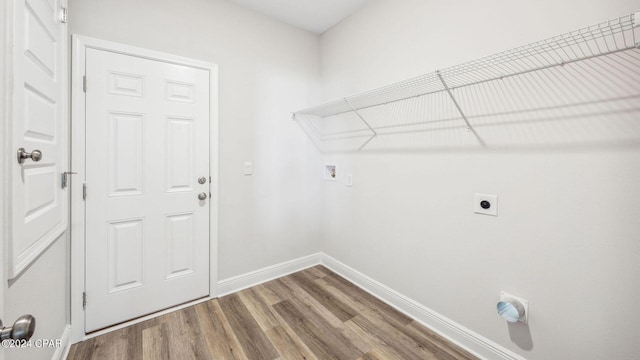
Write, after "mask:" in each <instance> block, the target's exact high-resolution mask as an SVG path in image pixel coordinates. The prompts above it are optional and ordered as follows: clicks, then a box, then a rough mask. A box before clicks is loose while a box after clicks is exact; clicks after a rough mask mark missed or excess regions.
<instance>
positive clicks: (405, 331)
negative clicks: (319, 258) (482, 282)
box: [67, 266, 476, 360]
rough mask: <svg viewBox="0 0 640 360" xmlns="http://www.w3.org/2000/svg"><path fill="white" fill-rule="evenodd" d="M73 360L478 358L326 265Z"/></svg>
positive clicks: (90, 344) (123, 334)
mask: <svg viewBox="0 0 640 360" xmlns="http://www.w3.org/2000/svg"><path fill="white" fill-rule="evenodd" d="M67 359H69V360H102V359H109V360H113V359H123V360H125V359H126V360H129V359H132V360H155V359H167V360H174V359H175V360H182V359H187V360H188V359H212V360H218V359H223V360H226V359H238V360H240V359H248V360H262V359H264V360H275V359H280V360H296V359H300V360H325V359H336V360H379V359H394V360H410V359H419V360H432V359H438V360H471V359H476V358H475V357H474V356H473V355H471V354H469V353H468V352H466V351H464V350H463V349H461V348H459V347H457V346H455V345H453V344H451V343H449V342H448V341H447V340H446V339H444V338H442V337H441V336H439V335H438V334H436V333H434V332H433V331H431V330H429V329H428V328H426V327H424V326H422V325H420V324H419V323H417V322H416V321H414V320H412V319H411V318H409V317H407V316H405V315H404V314H402V313H400V312H398V311H396V310H395V309H393V308H392V307H391V306H389V305H387V304H385V303H384V302H382V301H380V300H379V299H377V298H375V297H374V296H372V295H370V294H369V293H367V292H365V291H364V290H362V289H360V288H358V287H357V286H355V285H354V284H352V283H350V282H349V281H347V280H345V279H344V278H342V277H340V276H338V275H337V274H335V273H333V272H331V271H330V270H328V269H326V268H325V267H322V266H316V267H312V268H309V269H306V270H303V271H300V272H297V273H295V274H292V275H288V276H285V277H282V278H279V279H276V280H272V281H269V282H267V283H264V284H261V285H257V286H254V287H252V288H249V289H247V290H243V291H240V292H238V293H235V294H232V295H228V296H225V297H221V298H219V299H214V300H211V301H207V302H204V303H200V304H198V305H195V306H191V307H188V308H185V309H182V310H178V311H175V312H172V313H170V314H166V315H162V316H160V317H157V318H154V319H152V320H148V321H145V322H142V323H139V324H136V325H132V326H129V327H126V328H124V329H120V330H116V331H113V332H110V333H108V334H105V335H101V336H98V337H95V338H92V339H89V340H87V341H83V342H81V343H78V344H75V345H73V346H72V347H71V350H70V352H69V356H68V357H67Z"/></svg>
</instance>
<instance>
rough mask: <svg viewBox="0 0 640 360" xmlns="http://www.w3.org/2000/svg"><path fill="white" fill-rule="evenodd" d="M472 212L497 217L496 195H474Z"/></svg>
mask: <svg viewBox="0 0 640 360" xmlns="http://www.w3.org/2000/svg"><path fill="white" fill-rule="evenodd" d="M483 205H484V207H483ZM487 206H488V208H485V207H487ZM473 211H474V212H475V213H476V214H483V215H491V216H498V195H489V194H476V195H475V201H474V204H473Z"/></svg>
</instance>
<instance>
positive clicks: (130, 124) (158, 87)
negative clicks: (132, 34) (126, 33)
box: [85, 48, 210, 332]
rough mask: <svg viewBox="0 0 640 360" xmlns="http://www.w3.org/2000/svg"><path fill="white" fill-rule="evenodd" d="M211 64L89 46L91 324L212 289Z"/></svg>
mask: <svg viewBox="0 0 640 360" xmlns="http://www.w3.org/2000/svg"><path fill="white" fill-rule="evenodd" d="M209 105H210V104H209V72H208V71H207V70H203V69H198V68H192V67H187V66H182V65H176V64H171V63H168V62H162V61H157V60H149V59H144V58H141V57H135V56H130V55H123V54H118V53H114V52H110V51H104V50H98V49H91V48H88V49H87V53H86V160H85V162H86V186H87V188H86V227H85V228H86V296H87V305H86V317H85V321H86V331H87V332H91V331H94V330H98V329H101V328H105V327H108V326H110V325H113V324H117V323H120V322H123V321H127V320H129V319H133V318H136V317H140V316H142V315H146V314H149V313H153V312H156V311H158V310H162V309H165V308H168V307H172V306H175V305H178V304H181V303H184V302H188V301H191V300H194V299H198V298H201V297H204V296H208V294H209V211H210V210H209V196H210V190H209V185H210V173H209V111H210V110H209Z"/></svg>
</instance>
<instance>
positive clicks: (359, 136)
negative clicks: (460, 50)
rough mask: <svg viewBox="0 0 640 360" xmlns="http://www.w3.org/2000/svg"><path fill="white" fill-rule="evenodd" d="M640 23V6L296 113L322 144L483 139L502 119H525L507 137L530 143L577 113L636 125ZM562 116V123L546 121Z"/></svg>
mask: <svg viewBox="0 0 640 360" xmlns="http://www.w3.org/2000/svg"><path fill="white" fill-rule="evenodd" d="M639 23H640V13H636V14H630V15H626V16H622V17H619V18H617V19H613V20H609V21H606V22H602V23H600V24H596V25H593V26H588V27H585V28H583V29H579V30H576V31H572V32H569V33H566V34H562V35H558V36H554V37H552V38H550V39H546V40H542V41H538V42H535V43H532V44H529V45H525V46H521V47H518V48H515V49H511V50H507V51H504V52H501V53H498V54H494V55H490V56H486V57H483V58H480V59H477V60H474V61H470V62H466V63H463V64H459V65H455V66H452V67H449V68H446V69H442V70H440V71H436V72H433V73H430V74H426V75H422V76H418V77H415V78H412V79H409V80H405V81H401V82H397V83H394V84H391V85H388V86H384V87H381V88H377V89H373V90H369V91H366V92H363V93H360V94H357V95H353V96H349V97H346V98H344V99H341V100H336V101H332V102H330V103H326V104H323V105H319V106H315V107H312V108H308V109H304V110H300V111H297V112H295V113H294V118H295V119H296V120H298V122H299V123H300V125H301V126H302V127H303V129H304V130H305V131H306V132H307V134H308V135H309V136H310V137H311V139H312V140H313V141H314V143H315V144H316V146H318V148H319V149H320V150H321V151H349V150H361V149H362V148H364V147H365V146H367V147H368V148H373V149H388V148H394V147H396V148H407V147H427V148H429V147H440V146H446V145H452V146H486V145H487V144H496V143H500V142H501V141H500V139H502V138H503V137H501V136H504V135H505V134H504V131H505V129H502V130H495V127H496V126H497V125H501V126H508V125H519V129H520V130H519V132H520V133H518V131H516V130H514V129H515V127H513V126H512V127H513V128H514V129H511V130H513V132H514V134H509V136H508V137H507V139H520V140H526V139H523V137H527V136H526V135H530V136H529V137H531V138H544V137H545V136H546V137H547V138H549V134H551V133H552V131H553V128H557V127H558V126H560V127H563V126H566V125H567V124H569V123H573V122H576V121H578V120H575V119H576V118H579V119H581V120H580V121H582V123H583V125H584V123H585V122H587V123H588V122H589V121H591V120H593V121H597V122H601V123H604V124H610V125H611V124H618V122H620V121H621V119H622V121H623V122H625V121H626V122H628V121H629V120H628V119H629V118H635V120H636V121H635V123H637V122H638V121H637V119H638V118H639V117H638V114H639V112H640V42H638V41H639V40H640V31H639V30H640V28H639V27H638V25H639ZM572 119H573V120H572ZM558 120H561V121H563V122H564V124H562V126H561V125H560V124H555V125H551V124H550V122H552V121H558ZM533 124H535V126H534V125H533ZM536 126H537V130H536V129H532V127H533V128H535V127H536ZM545 127H546V128H545ZM622 128H625V129H626V130H625V131H624V132H623V133H622V134H619V133H616V134H617V135H615V136H613V138H616V139H619V138H620V137H621V136H622V137H623V138H628V137H629V136H628V135H629V134H633V135H634V136H635V137H637V139H636V138H635V137H634V138H633V139H632V140H638V141H640V129H635V128H634V129H631V130H633V131H632V132H631V133H630V132H629V131H630V129H628V128H626V127H625V126H622ZM489 129H494V130H493V131H490V130H489ZM609 130H611V129H609ZM524 131H526V132H528V133H523V132H524ZM566 131H570V130H565V131H560V132H559V133H563V132H566ZM436 132H438V133H439V134H435V133H436ZM610 132H611V131H609V132H607V131H605V133H610ZM614 132H615V131H614ZM445 133H446V135H447V136H443V134H445ZM516 133H518V134H516ZM469 134H471V135H473V136H471V137H469ZM498 134H501V135H498ZM514 135H518V136H514ZM534 135H535V136H534ZM623 135H624V136H623ZM540 136H542V137H540ZM552 137H553V138H554V139H556V140H555V141H564V140H566V139H564V140H563V139H561V138H559V137H558V136H552ZM374 139H375V141H373V140H374ZM582 140H585V141H588V140H593V141H597V140H598V139H595V138H594V137H593V136H591V135H586V136H585V137H584V138H583V139H582ZM502 142H504V141H502ZM525 142H526V141H525ZM530 142H531V141H530Z"/></svg>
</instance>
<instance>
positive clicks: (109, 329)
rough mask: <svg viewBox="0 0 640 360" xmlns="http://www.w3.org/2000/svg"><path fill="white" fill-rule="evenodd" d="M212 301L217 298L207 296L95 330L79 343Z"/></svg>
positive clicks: (86, 334)
mask: <svg viewBox="0 0 640 360" xmlns="http://www.w3.org/2000/svg"><path fill="white" fill-rule="evenodd" d="M212 299H215V298H214V297H210V296H205V297H203V298H200V299H196V300H191V301H189V302H186V303H182V304H180V305H176V306H172V307H170V308H167V309H164V310H160V311H156V312H154V313H151V314H148V315H145V316H141V317H137V318H135V319H131V320H127V321H124V322H121V323H118V324H115V325H111V326H109V327H106V328H103V329H100V330H94V331H92V332H89V333H85V335H84V337H83V338H82V339H81V340H80V341H78V342H82V341H85V340H89V339H91V338H94V337H96V336H100V335H104V334H107V333H110V332H112V331H116V330H120V329H122V328H126V327H128V326H131V325H135V324H139V323H141V322H145V321H147V320H151V319H154V318H157V317H160V316H162V315H166V314H169V313H172V312H174V311H177V310H181V309H184V308H188V307H190V306H194V305H197V304H200V303H203V302H207V301H209V300H212Z"/></svg>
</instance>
